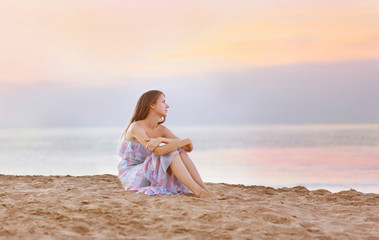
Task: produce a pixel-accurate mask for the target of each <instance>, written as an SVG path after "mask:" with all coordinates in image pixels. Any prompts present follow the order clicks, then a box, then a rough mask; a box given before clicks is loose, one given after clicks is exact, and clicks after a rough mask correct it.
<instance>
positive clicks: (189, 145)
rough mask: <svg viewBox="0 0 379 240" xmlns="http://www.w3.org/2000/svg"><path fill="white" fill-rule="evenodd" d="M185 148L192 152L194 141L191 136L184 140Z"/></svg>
mask: <svg viewBox="0 0 379 240" xmlns="http://www.w3.org/2000/svg"><path fill="white" fill-rule="evenodd" d="M182 148H183V150H184V151H186V152H191V151H192V150H193V145H192V141H191V139H189V138H186V139H184V140H183V147H182Z"/></svg>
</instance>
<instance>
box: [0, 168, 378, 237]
mask: <svg viewBox="0 0 379 240" xmlns="http://www.w3.org/2000/svg"><path fill="white" fill-rule="evenodd" d="M207 185H208V186H209V188H210V189H212V190H214V191H216V192H218V193H224V194H225V195H226V196H227V197H228V199H227V200H223V201H211V200H203V199H199V198H196V197H194V196H193V195H179V196H146V195H144V194H136V193H134V192H127V191H124V189H123V188H122V185H121V183H120V182H119V180H118V178H117V177H116V176H113V175H95V176H80V177H73V176H11V175H0V216H1V218H0V219H1V224H0V239H367V240H368V239H372V240H373V239H379V227H378V226H379V194H367V193H366V194H363V193H360V192H357V191H355V190H349V191H342V192H339V193H331V192H329V191H327V190H321V189H320V190H315V191H309V190H308V189H306V188H304V187H301V186H298V187H293V188H280V189H274V188H270V187H264V186H243V185H231V184H224V183H207Z"/></svg>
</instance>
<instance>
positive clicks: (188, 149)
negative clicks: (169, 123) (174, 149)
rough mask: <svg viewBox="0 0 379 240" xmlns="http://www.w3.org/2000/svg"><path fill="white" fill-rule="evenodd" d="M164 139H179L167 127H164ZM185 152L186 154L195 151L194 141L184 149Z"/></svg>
mask: <svg viewBox="0 0 379 240" xmlns="http://www.w3.org/2000/svg"><path fill="white" fill-rule="evenodd" d="M162 127H163V137H165V139H171V141H172V140H175V139H179V140H180V138H178V137H177V136H176V135H175V134H174V133H173V132H171V131H170V129H168V128H166V127H165V126H163V125H162ZM183 149H184V151H186V152H191V151H192V150H193V145H192V141H191V144H188V145H186V146H184V147H183Z"/></svg>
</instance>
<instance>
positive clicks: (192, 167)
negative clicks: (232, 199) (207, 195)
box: [180, 150, 210, 192]
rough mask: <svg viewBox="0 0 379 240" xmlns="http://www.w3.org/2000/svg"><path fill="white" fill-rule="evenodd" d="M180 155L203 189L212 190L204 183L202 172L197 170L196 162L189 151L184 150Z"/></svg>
mask: <svg viewBox="0 0 379 240" xmlns="http://www.w3.org/2000/svg"><path fill="white" fill-rule="evenodd" d="M180 157H181V158H182V160H183V163H184V165H185V166H186V168H187V170H188V172H189V174H190V175H191V177H192V178H193V180H195V182H196V183H197V184H199V185H200V186H201V187H202V188H203V189H205V190H206V191H208V192H210V190H209V189H208V188H207V186H206V185H205V184H204V182H203V180H202V179H201V177H200V174H199V172H198V171H197V169H196V166H195V164H194V163H193V162H192V160H191V158H190V157H189V156H188V153H187V152H186V151H184V150H183V151H181V152H180Z"/></svg>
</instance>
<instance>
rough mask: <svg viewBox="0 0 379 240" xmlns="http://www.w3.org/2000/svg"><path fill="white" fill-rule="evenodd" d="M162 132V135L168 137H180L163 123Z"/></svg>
mask: <svg viewBox="0 0 379 240" xmlns="http://www.w3.org/2000/svg"><path fill="white" fill-rule="evenodd" d="M161 133H162V136H163V137H167V138H178V137H177V136H175V134H174V133H173V132H171V130H170V129H168V128H167V127H166V126H164V125H161Z"/></svg>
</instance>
